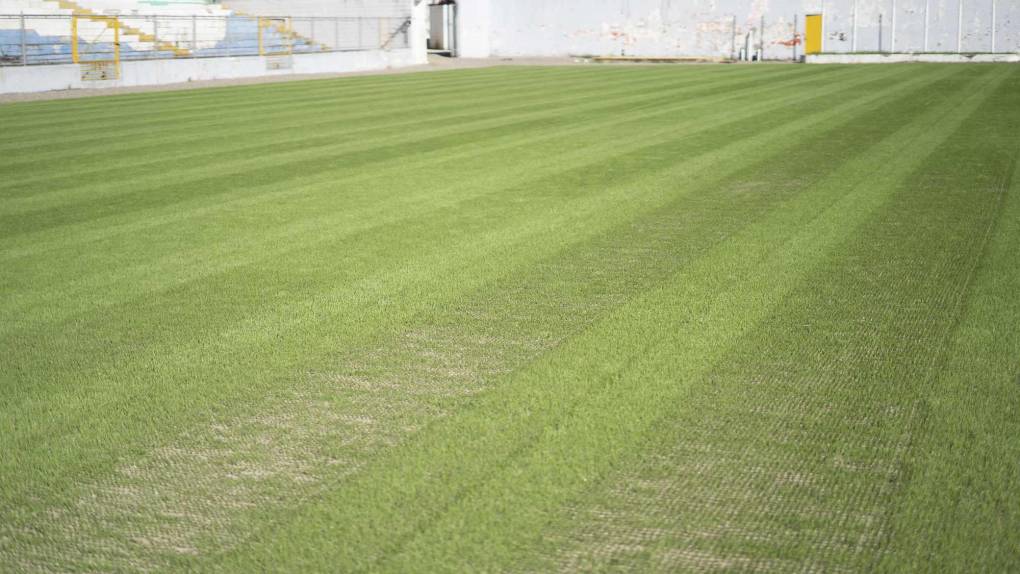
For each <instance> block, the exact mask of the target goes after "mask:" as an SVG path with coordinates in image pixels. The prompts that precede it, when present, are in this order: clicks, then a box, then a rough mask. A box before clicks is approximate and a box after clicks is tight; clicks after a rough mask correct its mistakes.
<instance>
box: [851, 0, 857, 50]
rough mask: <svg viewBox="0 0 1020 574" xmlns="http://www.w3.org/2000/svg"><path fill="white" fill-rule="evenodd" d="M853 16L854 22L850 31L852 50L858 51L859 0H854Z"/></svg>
mask: <svg viewBox="0 0 1020 574" xmlns="http://www.w3.org/2000/svg"><path fill="white" fill-rule="evenodd" d="M851 17H852V19H853V24H851V32H850V51H851V52H856V51H857V0H854V3H853V8H852V16H851Z"/></svg>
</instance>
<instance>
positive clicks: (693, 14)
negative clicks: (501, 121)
mask: <svg viewBox="0 0 1020 574" xmlns="http://www.w3.org/2000/svg"><path fill="white" fill-rule="evenodd" d="M926 1H927V4H928V10H927V12H928V51H933V52H936V51H937V52H955V51H956V50H957V36H958V34H957V31H958V28H959V29H960V30H961V32H962V35H961V37H962V41H961V42H960V46H961V48H962V51H964V52H987V51H990V50H991V47H992V26H991V23H992V4H993V0H557V1H555V2H552V1H549V0H514V1H513V2H500V1H498V0H459V1H458V6H459V20H458V26H459V29H460V48H461V53H462V55H464V56H472V57H488V56H496V57H512V56H566V55H617V56H619V55H626V56H712V57H729V56H731V55H733V53H734V51H736V52H738V53H739V51H740V49H741V48H744V47H746V46H748V45H750V46H751V48H752V51H753V50H755V49H757V48H758V46H759V42H760V41H761V36H760V33H761V29H762V17H763V16H764V19H765V26H764V43H765V56H766V58H767V59H789V58H791V57H792V55H793V47H792V44H793V43H794V42H795V36H794V16H795V15H796V26H797V31H798V32H801V33H802V32H803V29H804V14H812V13H821V14H822V15H823V17H824V36H825V38H824V50H825V51H826V52H850V51H852V49H853V47H854V46H853V44H854V38H855V34H854V30H855V28H856V50H857V51H859V52H860V51H878V50H879V49H881V50H883V51H889V50H891V49H893V42H894V41H895V49H896V51H921V50H923V49H924V36H925V34H924V22H925V4H926ZM994 1H995V7H996V26H995V30H996V34H995V36H996V38H995V44H996V49H997V51H999V52H1017V51H1018V50H1020V0H994ZM961 2H962V6H963V25H962V27H959V26H958V25H959V23H960V19H959V8H960V6H961ZM855 4H856V10H855ZM894 6H895V9H894ZM855 12H856V26H855V25H854V22H855V17H854V15H855ZM880 19H881V22H880ZM894 21H895V27H896V28H895V38H894V32H893V23H894ZM797 52H798V54H800V53H802V51H801V48H800V47H799V46H798V47H797Z"/></svg>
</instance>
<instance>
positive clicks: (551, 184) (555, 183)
mask: <svg viewBox="0 0 1020 574" xmlns="http://www.w3.org/2000/svg"><path fill="white" fill-rule="evenodd" d="M828 104H829V102H822V101H818V102H816V105H818V106H819V107H827V106H828ZM771 121H776V122H777V124H778V123H780V122H782V121H783V120H782V118H774V119H773V120H771ZM737 123H738V122H734V125H736V124H737ZM708 135H711V132H709V134H708ZM723 137H725V136H723ZM684 145H685V147H688V148H690V149H691V150H696V149H699V148H701V147H703V143H702V142H700V141H697V140H694V141H690V142H685V144H684ZM660 149H665V148H660ZM732 153H733V155H736V154H737V153H740V152H736V151H734V152H732ZM679 155H680V156H683V157H685V158H687V159H694V158H696V156H689V155H686V154H683V153H680V154H679ZM632 157H633V158H634V160H638V161H640V160H641V159H642V158H643V157H644V156H643V154H641V153H640V152H638V153H635V154H634V155H633V156H632ZM560 167H562V166H560ZM584 171H585V170H584V169H583V168H578V173H583V172H584ZM563 184H564V182H563V181H562V180H557V179H552V180H550V181H548V182H546V183H545V184H544V186H545V188H548V189H555V188H558V187H560V186H562V185H563ZM521 185H522V186H523V187H530V186H531V185H530V184H523V183H522V184H521ZM533 193H536V194H542V193H543V192H542V190H541V188H540V189H538V190H536V191H534V192H533ZM479 207H482V208H484V205H481V204H480V205H479ZM539 209H541V208H539ZM395 223H397V224H399V225H400V226H401V227H402V226H403V225H405V224H404V223H401V222H400V221H399V220H398V221H397V222H395ZM439 227H440V228H441V227H442V225H440V226H439ZM399 229H400V227H397V228H396V229H395V230H398V231H397V232H398V233H399V232H400V231H399ZM367 231H368V232H369V233H371V234H376V233H375V232H376V231H377V230H373V229H371V228H369V229H368V230H367ZM302 244H305V242H304V241H303V242H302ZM266 247H269V245H267V246H266ZM196 267H199V268H201V267H202V266H200V265H196ZM118 291H119V290H118ZM107 313H108V311H104V312H103V313H102V314H101V315H100V316H99V317H98V320H100V321H102V320H104V318H105V317H106V314H107Z"/></svg>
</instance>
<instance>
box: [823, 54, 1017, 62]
mask: <svg viewBox="0 0 1020 574" xmlns="http://www.w3.org/2000/svg"><path fill="white" fill-rule="evenodd" d="M806 61H807V63H808V64H902V63H908V62H928V63H939V64H966V63H1018V62H1020V54H815V55H812V56H808V57H807V59H806Z"/></svg>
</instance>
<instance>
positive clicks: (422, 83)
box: [0, 67, 583, 132]
mask: <svg viewBox="0 0 1020 574" xmlns="http://www.w3.org/2000/svg"><path fill="white" fill-rule="evenodd" d="M581 73H583V71H582V70H581V69H579V68H575V67H570V68H563V67H561V68H555V67H548V68H529V69H524V68H520V69H516V70H511V69H502V70H493V69H479V70H457V71H451V72H443V73H442V74H438V75H436V76H434V77H431V78H428V79H425V78H422V77H421V76H417V79H416V80H415V81H414V82H405V81H402V78H397V77H393V76H391V77H382V78H376V82H375V83H374V84H369V85H365V84H358V83H356V82H352V80H353V79H344V80H340V81H336V82H334V81H328V83H327V84H323V85H321V86H316V85H315V84H316V82H314V81H311V82H300V83H298V84H297V85H295V86H287V85H285V84H264V85H257V86H243V87H235V88H212V89H207V90H186V91H181V92H177V93H176V94H174V93H167V92H164V93H156V94H132V95H123V96H106V97H102V98H84V99H78V100H70V101H68V100H63V101H53V102H34V103H15V104H8V105H5V106H4V107H2V108H0V111H2V112H3V113H4V115H8V114H10V115H14V116H21V115H22V114H24V113H29V112H34V111H37V110H38V111H39V112H40V113H43V114H45V116H46V117H45V119H44V120H27V121H24V122H19V121H16V120H17V119H18V118H17V117H15V121H12V123H11V126H12V128H25V131H29V132H31V131H33V127H34V126H37V127H38V128H39V129H46V128H48V127H54V128H56V127H60V126H63V127H67V126H68V125H70V126H72V127H73V126H75V125H78V122H80V121H82V120H83V119H84V120H85V121H90V122H95V123H100V122H101V121H102V120H109V119H110V118H112V117H123V118H125V119H128V120H136V119H138V120H144V121H153V122H165V121H167V120H166V119H165V118H158V117H154V116H152V115H151V111H152V107H153V106H156V107H158V109H162V110H166V111H167V112H174V113H180V114H181V115H184V116H187V115H190V114H193V113H203V112H207V111H210V110H217V111H220V112H221V113H222V112H223V111H231V110H235V111H236V110H238V109H248V108H247V105H249V104H250V105H253V106H255V107H254V108H253V109H255V110H260V109H262V107H265V108H267V109H271V108H276V107H279V106H286V103H287V102H289V101H295V100H297V102H298V103H300V102H301V101H303V100H304V99H309V97H310V96H311V97H312V98H314V97H323V96H334V97H347V96H353V97H359V96H365V95H367V94H373V93H374V94H376V95H378V97H379V98H380V99H381V100H383V101H385V100H387V99H390V98H400V97H406V96H407V94H406V93H403V90H404V89H405V88H406V89H412V90H413V89H416V88H419V87H423V88H424V89H425V90H435V91H436V93H443V92H445V91H446V90H448V89H458V88H463V87H470V86H472V85H477V76H478V75H484V76H485V77H486V78H488V79H490V80H491V81H492V83H493V84H494V87H496V86H498V85H501V84H503V81H504V80H507V79H510V80H511V82H512V81H520V80H522V79H525V80H526V79H528V78H529V77H532V76H535V77H541V76H543V75H545V76H547V77H550V78H553V79H555V78H556V77H557V76H562V75H571V74H581ZM380 86H386V87H392V88H393V89H392V90H387V91H385V92H382V91H379V90H378V88H379V87H380ZM428 93H429V92H426V94H428ZM328 101H329V100H327V103H328ZM177 103H180V104H181V105H177ZM53 107H59V109H57V110H52V109H40V108H53ZM134 108H140V109H137V110H136V109H134ZM116 110H120V113H119V114H118V112H117V111H116ZM83 114H84V115H85V117H84V118H83V117H82V115H83ZM50 120H52V122H51V121H50Z"/></svg>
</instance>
